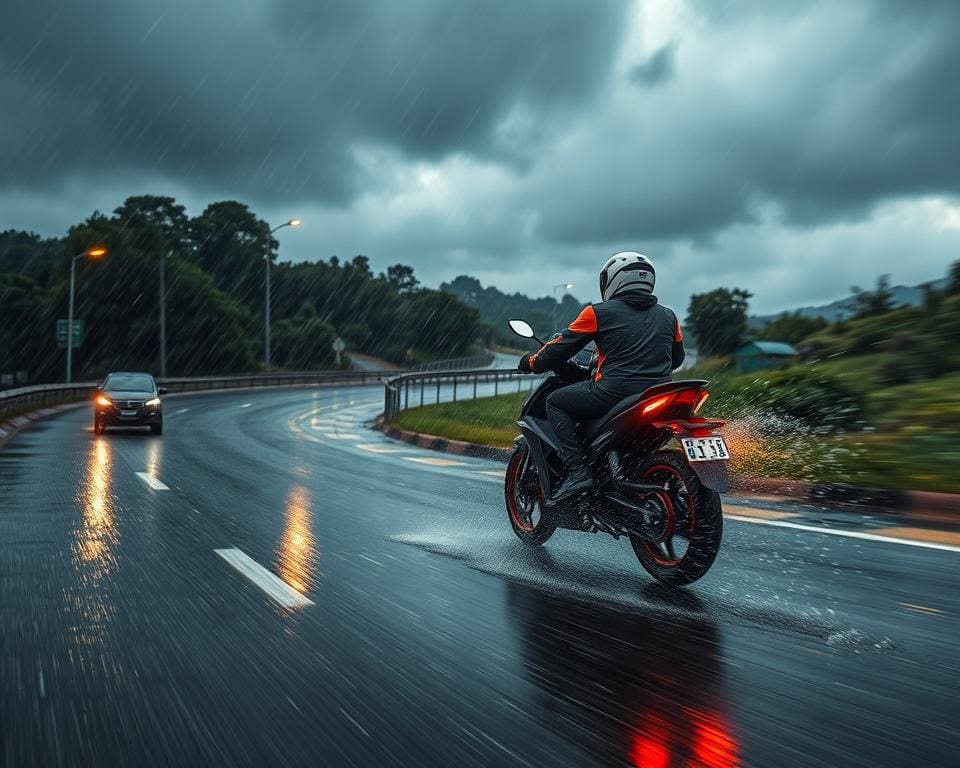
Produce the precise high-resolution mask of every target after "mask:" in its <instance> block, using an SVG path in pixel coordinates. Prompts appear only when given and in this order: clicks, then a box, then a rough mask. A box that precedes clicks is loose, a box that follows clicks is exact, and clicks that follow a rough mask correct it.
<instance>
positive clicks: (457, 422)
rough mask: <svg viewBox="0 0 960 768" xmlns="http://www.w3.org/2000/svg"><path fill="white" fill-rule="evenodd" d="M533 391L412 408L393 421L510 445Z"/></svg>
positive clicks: (436, 432)
mask: <svg viewBox="0 0 960 768" xmlns="http://www.w3.org/2000/svg"><path fill="white" fill-rule="evenodd" d="M529 394H530V393H529V392H513V393H511V394H509V395H500V396H499V397H483V398H479V399H477V400H460V401H457V402H455V403H440V404H439V405H425V406H423V407H422V408H410V409H409V410H406V411H401V412H400V413H399V414H398V415H397V418H396V419H394V421H393V425H394V426H396V427H399V428H400V429H406V430H409V431H410V432H419V433H421V434H425V435H436V436H437V437H446V438H449V439H452V440H465V441H467V442H468V443H480V444H481V445H496V446H501V447H506V446H509V445H511V444H512V443H513V438H514V437H516V436H517V434H518V433H519V431H520V430H519V429H518V428H517V423H516V422H517V414H518V413H519V412H520V406H521V405H522V404H523V401H524V400H525V399H526V398H527V395H529Z"/></svg>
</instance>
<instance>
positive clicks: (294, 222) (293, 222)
mask: <svg viewBox="0 0 960 768" xmlns="http://www.w3.org/2000/svg"><path fill="white" fill-rule="evenodd" d="M299 226H300V219H290V221H287V222H284V223H283V224H280V225H279V226H277V227H274V228H273V229H271V230H270V234H269V235H268V236H267V266H266V269H267V277H266V281H265V294H266V296H265V297H264V305H265V309H264V329H263V361H264V364H265V367H266V369H267V373H270V240H271V239H272V237H273V233H274V232H276V231H277V230H280V229H283V228H284V227H299Z"/></svg>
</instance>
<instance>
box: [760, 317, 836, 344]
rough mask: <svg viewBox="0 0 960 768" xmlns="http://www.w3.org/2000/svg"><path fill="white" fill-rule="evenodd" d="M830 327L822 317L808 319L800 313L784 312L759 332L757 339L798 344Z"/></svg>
mask: <svg viewBox="0 0 960 768" xmlns="http://www.w3.org/2000/svg"><path fill="white" fill-rule="evenodd" d="M828 325H829V323H827V321H826V320H824V319H823V318H822V317H807V316H806V315H801V314H800V313H799V312H794V313H790V312H784V313H783V314H782V315H780V317H778V318H776V319H775V320H770V321H768V322H767V323H766V325H764V326H763V328H761V329H760V330H759V331H758V332H757V334H756V338H758V339H765V340H767V341H785V342H787V343H788V344H797V343H798V342H800V341H803V340H804V339H805V338H807V337H808V336H811V335H813V334H814V333H817V332H818V331H822V330H823V329H824V328H826V327H827V326H828Z"/></svg>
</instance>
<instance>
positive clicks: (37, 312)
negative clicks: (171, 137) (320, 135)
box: [0, 195, 479, 381]
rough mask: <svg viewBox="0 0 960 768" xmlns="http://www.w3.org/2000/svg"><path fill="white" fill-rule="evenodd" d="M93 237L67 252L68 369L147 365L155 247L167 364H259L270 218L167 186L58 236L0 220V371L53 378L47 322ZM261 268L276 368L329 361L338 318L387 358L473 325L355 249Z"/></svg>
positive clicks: (431, 347) (58, 353)
mask: <svg viewBox="0 0 960 768" xmlns="http://www.w3.org/2000/svg"><path fill="white" fill-rule="evenodd" d="M95 243H103V244H105V245H106V246H107V248H108V251H109V254H108V256H107V257H106V258H104V259H102V260H99V261H97V262H91V261H88V260H86V259H81V260H79V261H77V263H76V273H77V281H76V285H77V287H76V308H75V317H76V318H77V319H82V320H84V321H85V323H86V330H87V334H86V339H85V341H84V343H83V345H82V346H81V347H79V348H77V349H76V350H75V351H74V376H75V378H76V379H77V380H80V379H92V378H97V377H99V376H100V375H102V374H103V373H104V372H106V371H108V370H110V369H116V368H126V369H131V368H140V369H145V370H152V371H157V369H158V367H159V366H158V362H159V314H160V311H159V310H160V291H159V270H160V265H161V261H162V260H164V263H165V264H166V270H165V272H166V294H165V295H166V307H167V311H166V317H167V369H168V373H169V374H170V375H174V376H188V375H197V374H205V373H236V372H246V371H252V370H256V369H257V368H259V367H260V365H261V362H260V361H261V360H262V359H263V316H264V306H265V303H264V298H265V297H264V282H265V267H266V264H267V261H266V259H267V254H268V253H269V254H271V258H272V256H273V253H274V251H275V248H276V245H277V243H276V241H275V240H274V239H273V238H272V237H271V235H270V228H269V226H268V224H267V223H266V222H265V221H263V220H261V219H259V218H257V216H256V215H255V214H254V213H253V212H251V211H250V210H249V209H248V208H247V206H245V205H242V204H241V203H237V202H232V201H224V202H218V203H213V204H211V205H209V206H207V208H206V209H205V210H204V211H203V213H201V214H200V215H199V216H197V217H196V218H193V219H189V218H188V217H187V215H186V212H185V210H184V208H183V206H181V205H179V204H177V202H176V201H175V200H174V199H173V198H170V197H160V196H153V195H139V196H135V197H130V198H128V199H127V200H125V201H124V203H123V204H122V205H121V206H119V207H118V208H117V209H116V210H115V212H114V214H113V215H112V216H106V215H104V214H101V213H94V214H93V215H91V216H90V217H89V218H88V219H87V220H86V221H85V222H83V223H81V224H78V225H76V226H75V227H72V228H71V229H70V231H69V233H68V234H67V237H66V238H64V239H63V240H62V241H60V240H43V239H41V238H39V237H38V236H36V235H32V234H29V233H17V232H4V233H0V298H2V299H3V301H2V305H0V344H2V347H0V350H2V356H0V371H2V372H4V373H10V372H12V371H17V370H26V371H28V372H29V375H30V378H31V380H32V381H58V380H62V378H63V373H64V352H63V351H62V350H59V349H57V347H56V342H55V338H54V324H55V321H56V320H57V319H58V318H65V317H66V316H67V303H68V300H67V297H68V285H69V274H70V262H71V259H72V257H73V256H74V255H76V254H78V253H82V252H83V251H84V250H85V249H87V248H88V247H89V246H91V245H93V244H95ZM8 268H9V271H6V270H7V269H8ZM272 277H273V286H272V292H271V293H272V302H271V304H272V309H273V313H272V314H273V327H272V338H273V350H272V351H273V357H274V360H275V361H276V363H277V364H278V365H280V366H282V367H285V368H289V369H295V368H319V367H329V366H331V365H333V352H332V351H331V349H330V346H331V344H332V341H333V339H334V338H335V337H336V335H337V332H338V330H337V329H349V334H346V335H347V338H348V340H349V341H350V343H351V347H350V349H358V350H359V351H366V352H369V353H371V354H375V355H380V356H385V357H389V358H391V359H393V360H396V361H398V362H402V361H404V360H406V359H412V360H423V359H433V358H436V357H456V356H459V355H462V354H465V353H466V352H467V351H468V350H469V348H470V347H471V345H472V344H473V343H474V341H475V339H476V337H477V333H478V329H479V322H478V317H477V312H476V310H474V309H472V308H469V307H467V306H465V305H464V304H463V303H462V302H460V301H458V300H457V299H456V298H455V297H453V296H451V295H449V294H447V293H441V292H439V291H431V290H426V289H422V288H419V287H418V284H419V281H418V280H417V279H416V277H414V275H413V270H412V268H410V267H407V266H404V265H402V264H395V265H393V266H392V267H390V268H389V269H388V270H387V273H386V274H385V275H380V276H379V277H377V276H375V275H374V274H373V273H372V272H371V270H370V262H369V259H368V258H367V257H366V256H356V257H354V258H353V259H352V260H350V261H348V262H341V261H340V260H339V259H336V258H333V259H330V261H329V262H323V261H320V262H308V263H304V264H297V265H291V264H277V265H275V266H274V267H273V270H272ZM348 352H349V349H348Z"/></svg>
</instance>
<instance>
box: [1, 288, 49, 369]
mask: <svg viewBox="0 0 960 768" xmlns="http://www.w3.org/2000/svg"><path fill="white" fill-rule="evenodd" d="M43 317H44V313H43V290H42V289H41V288H40V286H39V285H38V284H37V281H36V280H34V279H33V278H32V277H29V276H27V275H19V274H14V273H3V272H0V371H2V372H4V373H16V372H18V371H23V372H26V374H27V376H28V377H29V376H30V375H31V373H32V370H33V369H34V368H35V366H36V360H35V358H34V352H33V350H34V347H35V344H36V342H39V341H40V339H37V338H36V335H37V329H38V328H42V327H43V323H42V322H41V321H42V319H43ZM49 331H50V335H51V336H52V335H53V326H52V325H51V326H49ZM45 343H46V344H49V343H50V340H49V339H46V340H45Z"/></svg>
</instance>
